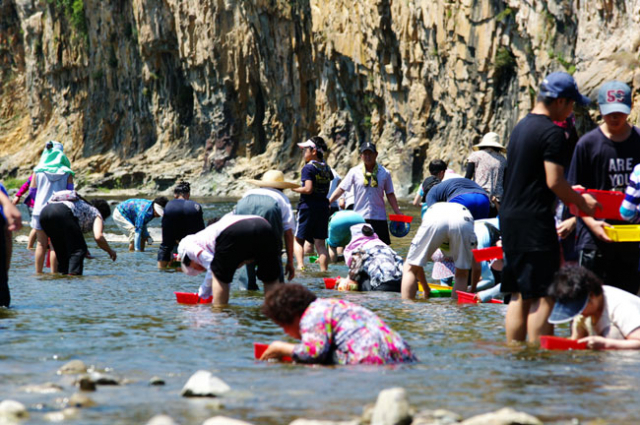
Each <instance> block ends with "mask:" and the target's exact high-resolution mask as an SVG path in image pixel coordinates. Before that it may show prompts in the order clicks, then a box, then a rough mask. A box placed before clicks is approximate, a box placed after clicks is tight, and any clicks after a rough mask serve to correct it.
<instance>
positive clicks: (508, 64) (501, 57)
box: [494, 47, 516, 73]
mask: <svg viewBox="0 0 640 425" xmlns="http://www.w3.org/2000/svg"><path fill="white" fill-rule="evenodd" d="M515 65H516V59H515V58H514V57H513V53H511V51H510V50H509V49H508V48H507V47H499V48H498V51H497V52H496V59H495V62H494V67H495V69H496V72H498V73H501V72H503V71H508V70H510V69H513V67H514V66H515Z"/></svg>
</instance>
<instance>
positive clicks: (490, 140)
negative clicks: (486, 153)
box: [473, 132, 506, 151]
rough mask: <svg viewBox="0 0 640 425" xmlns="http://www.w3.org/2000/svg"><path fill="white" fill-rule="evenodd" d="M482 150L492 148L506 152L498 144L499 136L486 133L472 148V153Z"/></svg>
mask: <svg viewBox="0 0 640 425" xmlns="http://www.w3.org/2000/svg"><path fill="white" fill-rule="evenodd" d="M482 148H494V149H500V150H506V148H505V147H504V146H502V145H501V144H500V136H498V135H497V134H496V133H493V132H491V133H487V134H485V135H484V137H483V138H482V141H481V142H480V143H478V144H477V145H475V146H474V147H473V150H474V151H477V150H478V149H482Z"/></svg>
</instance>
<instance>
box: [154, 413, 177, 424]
mask: <svg viewBox="0 0 640 425" xmlns="http://www.w3.org/2000/svg"><path fill="white" fill-rule="evenodd" d="M147 425H177V422H176V421H174V420H173V418H172V417H171V416H167V415H156V416H154V417H153V418H151V419H150V420H149V422H147Z"/></svg>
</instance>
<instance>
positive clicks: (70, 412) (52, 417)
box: [44, 407, 80, 422]
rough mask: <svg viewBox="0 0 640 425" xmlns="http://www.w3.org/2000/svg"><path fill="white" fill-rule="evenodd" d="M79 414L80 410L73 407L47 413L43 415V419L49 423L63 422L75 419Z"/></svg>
mask: <svg viewBox="0 0 640 425" xmlns="http://www.w3.org/2000/svg"><path fill="white" fill-rule="evenodd" d="M79 412H80V410H78V409H76V408H75V407H67V408H66V409H64V410H61V411H60V412H49V413H47V414H46V415H44V418H45V419H46V420H48V421H50V422H64V421H67V420H69V419H75V418H76V417H77V416H78V413H79Z"/></svg>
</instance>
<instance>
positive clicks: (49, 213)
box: [40, 203, 88, 275]
mask: <svg viewBox="0 0 640 425" xmlns="http://www.w3.org/2000/svg"><path fill="white" fill-rule="evenodd" d="M40 225H41V226H42V230H44V232H45V233H46V234H47V236H48V237H49V239H50V240H51V245H53V250H54V251H55V253H56V258H57V259H58V272H60V273H62V274H71V275H82V273H83V271H84V258H85V256H86V255H87V252H88V249H87V243H86V242H85V240H84V235H83V234H82V229H80V224H79V223H78V219H77V218H76V217H75V216H74V215H73V212H71V209H70V208H69V207H67V206H66V205H65V204H62V203H53V204H48V205H47V206H46V207H44V208H43V209H42V212H41V213H40Z"/></svg>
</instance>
